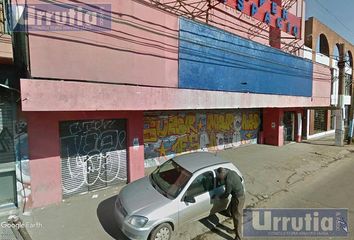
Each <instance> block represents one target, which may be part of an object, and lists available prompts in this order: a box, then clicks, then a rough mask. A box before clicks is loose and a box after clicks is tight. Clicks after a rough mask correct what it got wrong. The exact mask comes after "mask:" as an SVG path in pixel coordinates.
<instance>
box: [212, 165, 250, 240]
mask: <svg viewBox="0 0 354 240" xmlns="http://www.w3.org/2000/svg"><path fill="white" fill-rule="evenodd" d="M217 177H218V179H219V180H220V181H221V182H225V192H224V193H223V194H222V195H221V196H219V198H220V199H224V198H227V197H228V196H229V195H230V194H231V202H230V205H229V207H228V208H230V210H231V216H232V220H233V222H234V228H235V229H234V231H235V234H236V237H235V239H236V240H237V239H241V237H240V234H239V222H240V221H241V220H242V219H241V216H242V209H243V205H244V203H245V195H244V189H243V185H242V179H241V177H240V176H239V175H238V174H237V173H236V172H234V171H232V170H227V169H225V168H222V167H221V168H218V169H217Z"/></svg>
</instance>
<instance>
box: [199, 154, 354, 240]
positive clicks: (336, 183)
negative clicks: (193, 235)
mask: <svg viewBox="0 0 354 240" xmlns="http://www.w3.org/2000/svg"><path fill="white" fill-rule="evenodd" d="M353 182H354V153H352V154H350V155H348V156H347V157H345V158H343V159H341V160H340V161H337V162H335V163H333V164H331V165H330V166H328V167H327V168H324V169H322V170H321V171H319V172H317V174H315V175H312V176H307V177H306V178H305V179H304V180H303V181H301V182H298V183H297V184H294V185H293V186H292V187H290V188H289V189H288V192H281V193H279V194H277V195H274V196H273V197H271V198H270V199H267V200H265V201H262V202H261V203H259V204H258V205H257V207H261V208H262V207H265V208H348V209H349V232H351V233H352V235H350V236H349V238H342V239H354V231H353V230H354V217H353V216H354V186H353ZM231 226H232V225H231V224H230V221H226V222H224V223H223V225H222V226H221V227H219V228H217V230H215V231H214V232H211V233H208V234H205V235H203V236H200V237H198V238H197V239H200V240H209V239H210V240H211V239H213V240H219V239H220V240H221V239H232V235H230V234H227V233H226V231H225V229H226V228H229V227H231ZM245 239H247V238H245ZM262 239H271V238H262ZM272 239H275V238H272ZM276 239H290V238H276ZM292 239H294V238H292ZM296 239H300V238H296ZM304 239H309V238H304ZM316 239H317V240H319V239H332V238H329V237H327V238H316ZM333 239H334V238H333Z"/></svg>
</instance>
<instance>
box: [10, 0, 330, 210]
mask: <svg viewBox="0 0 354 240" xmlns="http://www.w3.org/2000/svg"><path fill="white" fill-rule="evenodd" d="M64 2H67V3H69V4H68V5H48V4H43V3H42V2H41V1H37V0H33V1H31V4H28V5H27V10H28V12H29V13H30V14H28V16H30V18H29V24H28V25H27V26H26V27H25V28H24V29H27V34H26V35H24V34H22V35H21V31H20V33H18V36H17V38H16V39H17V40H18V41H19V43H22V44H20V45H18V44H17V45H16V48H17V49H20V51H21V52H22V53H23V54H22V55H18V56H17V55H16V54H15V56H17V58H18V61H19V62H21V63H23V64H25V65H26V67H25V68H23V69H24V70H26V71H23V72H22V74H21V75H22V79H21V81H20V85H21V104H22V105H21V110H22V111H21V112H20V116H21V120H22V119H24V120H25V123H24V124H27V125H26V126H27V132H28V146H29V153H28V157H29V169H30V174H29V176H28V179H29V184H30V188H31V195H30V196H27V195H26V200H28V202H29V204H27V206H28V207H41V206H45V205H48V204H51V203H59V202H60V201H61V200H62V199H63V198H65V197H69V196H72V195H75V194H78V193H82V192H87V191H91V190H95V189H100V188H103V187H106V186H109V185H113V184H119V183H125V182H127V181H128V182H130V181H133V180H135V179H138V178H140V177H142V176H144V170H145V168H146V167H151V166H156V165H158V164H160V163H162V162H163V161H165V160H166V159H169V158H171V157H173V156H175V155H176V154H181V153H184V152H190V151H209V150H210V151H215V150H218V149H224V148H227V147H236V146H239V145H244V144H253V143H257V142H259V143H264V144H271V145H275V146H282V145H283V144H284V143H286V142H289V141H301V139H302V132H305V131H306V129H305V127H306V124H305V123H306V121H303V119H304V115H305V114H306V111H305V108H306V109H307V108H320V107H322V108H328V107H329V106H330V102H331V98H330V91H331V72H330V68H329V67H328V66H324V65H322V64H318V63H313V62H312V61H309V60H307V59H304V57H303V54H304V52H303V49H302V46H303V44H304V34H305V31H304V30H303V29H304V24H305V22H304V20H303V19H304V9H305V7H304V3H303V1H302V0H287V1H281V0H276V1H269V0H266V1H264V4H263V5H262V6H259V1H256V0H249V1H241V0H238V1H237V2H236V0H228V1H226V3H225V4H224V3H223V1H216V0H212V1H207V0H205V2H203V1H200V0H190V1H177V0H176V1H157V0H146V1H144V0H140V1H132V0H114V1H113V0H104V1H96V0H92V1H90V4H87V3H81V4H79V6H80V8H79V9H78V5H77V4H76V5H75V4H73V2H72V1H64ZM200 2H201V3H200ZM102 3H104V4H102ZM198 3H200V4H198ZM208 3H210V4H208ZM236 3H237V4H236ZM252 3H253V5H251V4H252ZM33 4H39V5H33ZM95 4H100V5H99V8H97V7H95V6H97V5H95ZM105 4H106V5H105ZM234 6H236V8H237V9H238V10H239V11H238V10H236V9H235V8H234ZM62 8H64V9H66V10H65V11H68V15H66V18H67V19H69V22H68V24H64V25H63V24H62V25H61V26H53V19H54V20H58V21H59V20H61V21H63V19H62V18H61V19H60V18H58V17H56V16H57V15H55V14H53V13H54V12H59V11H62V12H63V11H64V10H63V9H62ZM22 10H23V7H22V5H18V6H17V10H16V21H17V22H18V24H17V25H15V27H16V29H17V30H21V29H19V28H21V23H22V22H23V21H24V18H26V16H27V14H24V15H23V12H22ZM69 11H70V12H71V13H72V12H75V11H76V13H75V14H74V15H70V14H71V13H70V12H69ZM86 11H90V12H93V13H94V12H97V14H93V13H92V14H91V15H88V14H86ZM241 11H242V13H241ZM46 12H47V14H45V13H46ZM250 15H252V17H250ZM33 16H34V17H36V16H37V17H38V18H37V19H33ZM62 17H63V16H62ZM46 18H47V19H46ZM48 19H50V20H48ZM64 19H65V18H64ZM78 19H79V20H80V21H78ZM257 19H259V20H257ZM81 20H85V22H84V23H82V21H81ZM96 20H98V22H95V21H96ZM268 20H269V22H268ZM92 22H95V24H97V25H98V26H95V27H93V28H90V29H88V28H87V27H90V26H91V25H90V23H92ZM71 23H74V24H75V29H72V27H73V25H72V24H71ZM81 23H82V24H81ZM268 23H269V24H268ZM38 25H41V26H40V28H38ZM83 25H85V27H86V28H85V30H83V29H77V28H80V26H83ZM58 27H59V28H58ZM60 27H61V30H63V29H62V28H66V31H60ZM67 27H68V28H67ZM70 27H71V28H70ZM24 29H22V30H24ZM48 29H50V30H53V29H55V30H56V31H55V32H54V31H46V30H48ZM23 36H26V37H25V38H23ZM21 56H23V57H21ZM318 74H320V75H321V77H320V78H319V77H316V76H318ZM27 132H26V134H27Z"/></svg>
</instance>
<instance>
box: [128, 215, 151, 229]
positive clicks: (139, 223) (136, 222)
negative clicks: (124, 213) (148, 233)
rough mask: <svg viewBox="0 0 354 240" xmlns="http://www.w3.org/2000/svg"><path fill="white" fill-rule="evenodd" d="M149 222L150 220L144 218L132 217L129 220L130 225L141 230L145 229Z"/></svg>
mask: <svg viewBox="0 0 354 240" xmlns="http://www.w3.org/2000/svg"><path fill="white" fill-rule="evenodd" d="M148 221H149V219H148V218H146V217H143V216H131V217H130V218H129V220H128V223H129V224H130V225H133V226H134V227H139V228H141V227H144V226H145V224H146V223H147V222H148Z"/></svg>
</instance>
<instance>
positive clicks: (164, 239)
mask: <svg viewBox="0 0 354 240" xmlns="http://www.w3.org/2000/svg"><path fill="white" fill-rule="evenodd" d="M171 235H172V228H171V225H170V224H168V223H162V224H160V225H159V226H157V227H156V228H155V229H154V230H153V231H152V232H151V234H150V240H170V239H171Z"/></svg>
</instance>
